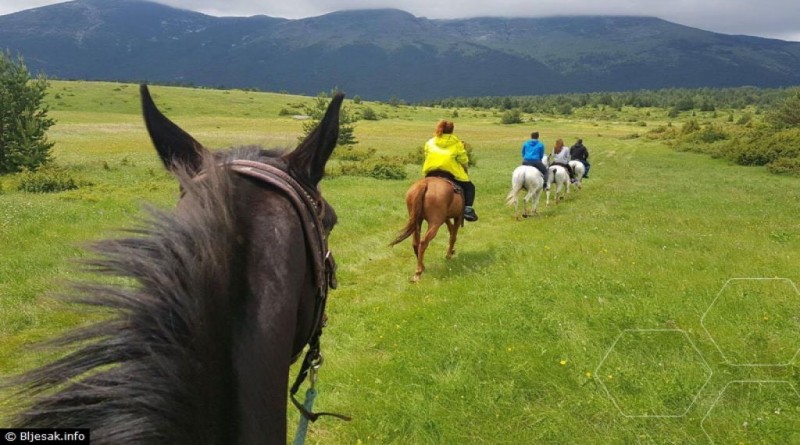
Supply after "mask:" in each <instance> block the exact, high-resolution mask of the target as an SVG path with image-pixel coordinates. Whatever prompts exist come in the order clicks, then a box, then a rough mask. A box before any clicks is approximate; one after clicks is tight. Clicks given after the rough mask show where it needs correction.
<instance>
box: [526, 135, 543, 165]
mask: <svg viewBox="0 0 800 445" xmlns="http://www.w3.org/2000/svg"><path fill="white" fill-rule="evenodd" d="M543 157H544V144H542V143H541V142H540V141H539V140H538V139H528V140H527V141H525V143H524V144H523V145H522V160H523V161H541V160H542V158H543Z"/></svg>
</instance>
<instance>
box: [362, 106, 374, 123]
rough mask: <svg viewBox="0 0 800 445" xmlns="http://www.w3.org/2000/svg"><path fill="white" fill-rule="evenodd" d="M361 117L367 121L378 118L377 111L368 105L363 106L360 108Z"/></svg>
mask: <svg viewBox="0 0 800 445" xmlns="http://www.w3.org/2000/svg"><path fill="white" fill-rule="evenodd" d="M361 118H362V119H364V120H367V121H376V120H378V113H376V112H375V110H373V109H372V108H370V107H364V109H363V110H361Z"/></svg>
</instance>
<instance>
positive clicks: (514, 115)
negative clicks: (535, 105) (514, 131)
mask: <svg viewBox="0 0 800 445" xmlns="http://www.w3.org/2000/svg"><path fill="white" fill-rule="evenodd" d="M500 123H501V124H505V125H511V124H521V123H522V113H520V111H519V110H506V112H505V113H503V117H501V118H500Z"/></svg>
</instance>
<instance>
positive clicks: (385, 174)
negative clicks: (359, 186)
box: [341, 157, 407, 179]
mask: <svg viewBox="0 0 800 445" xmlns="http://www.w3.org/2000/svg"><path fill="white" fill-rule="evenodd" d="M341 174H342V175H346V176H365V177H370V178H375V179H405V178H406V176H407V174H406V168H405V164H404V163H402V162H401V161H399V160H398V159H396V158H389V157H381V158H379V159H377V160H368V161H360V162H342V163H341Z"/></svg>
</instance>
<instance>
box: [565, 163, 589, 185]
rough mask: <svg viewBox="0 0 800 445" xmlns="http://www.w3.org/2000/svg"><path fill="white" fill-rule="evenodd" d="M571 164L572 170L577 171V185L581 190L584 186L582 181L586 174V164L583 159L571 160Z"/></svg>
mask: <svg viewBox="0 0 800 445" xmlns="http://www.w3.org/2000/svg"><path fill="white" fill-rule="evenodd" d="M569 166H570V167H572V171H573V172H575V187H578V190H580V188H581V187H582V185H581V181H583V175H585V174H586V166H584V165H583V162H581V161H569Z"/></svg>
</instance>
